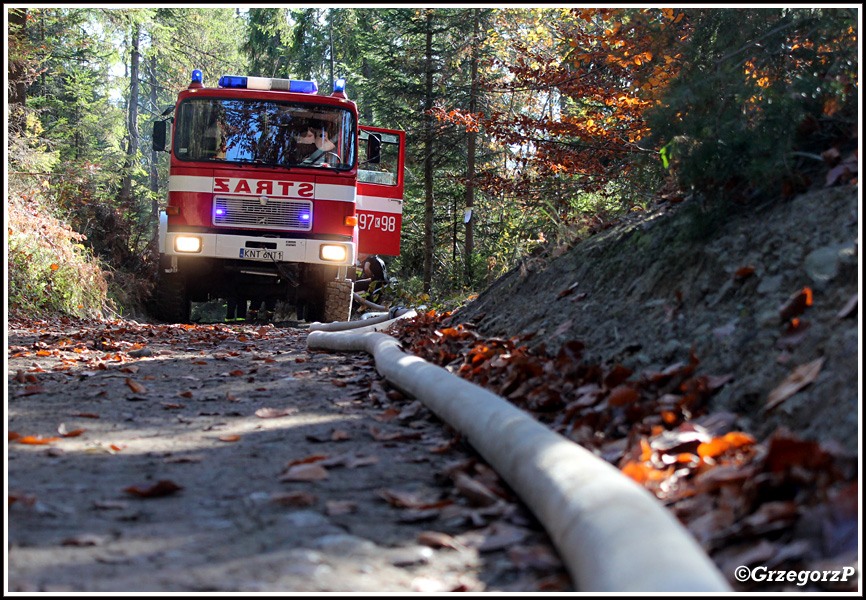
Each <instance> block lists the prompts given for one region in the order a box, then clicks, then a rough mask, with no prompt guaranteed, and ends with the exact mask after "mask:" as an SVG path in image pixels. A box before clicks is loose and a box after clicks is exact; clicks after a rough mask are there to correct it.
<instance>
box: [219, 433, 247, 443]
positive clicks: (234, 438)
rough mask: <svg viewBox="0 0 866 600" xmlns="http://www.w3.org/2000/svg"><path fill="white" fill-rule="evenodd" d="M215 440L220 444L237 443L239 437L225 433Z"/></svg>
mask: <svg viewBox="0 0 866 600" xmlns="http://www.w3.org/2000/svg"><path fill="white" fill-rule="evenodd" d="M217 439H218V440H219V441H221V442H237V441H239V440H240V439H241V436H239V435H237V434H233V433H232V434H229V433H227V434H225V435H221V436H219V438H217Z"/></svg>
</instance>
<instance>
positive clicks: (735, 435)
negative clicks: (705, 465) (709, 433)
mask: <svg viewBox="0 0 866 600" xmlns="http://www.w3.org/2000/svg"><path fill="white" fill-rule="evenodd" d="M754 443H755V438H753V437H752V436H750V435H748V434H746V433H742V432H739V431H732V432H730V433H726V434H725V435H723V436H721V437H717V438H713V439H712V440H710V441H709V442H704V443H702V444H700V445H699V446H698V456H700V457H701V458H715V457H717V456H721V455H722V454H724V453H725V452H727V451H728V450H732V449H736V448H740V447H742V446H746V445H750V444H754Z"/></svg>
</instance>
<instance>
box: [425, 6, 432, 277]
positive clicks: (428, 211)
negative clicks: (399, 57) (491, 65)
mask: <svg viewBox="0 0 866 600" xmlns="http://www.w3.org/2000/svg"><path fill="white" fill-rule="evenodd" d="M424 52H425V59H426V68H425V71H426V85H425V87H424V293H426V294H429V293H430V286H431V283H432V281H433V117H432V115H431V114H430V110H431V109H432V108H433V9H430V8H428V9H427V43H426V45H425V49H424Z"/></svg>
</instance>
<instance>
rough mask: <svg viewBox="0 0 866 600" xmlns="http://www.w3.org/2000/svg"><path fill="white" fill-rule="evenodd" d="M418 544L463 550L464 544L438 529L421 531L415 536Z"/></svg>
mask: <svg viewBox="0 0 866 600" xmlns="http://www.w3.org/2000/svg"><path fill="white" fill-rule="evenodd" d="M415 537H416V539H417V540H418V543H419V544H424V545H425V546H430V547H431V548H453V549H454V550H464V549H466V546H464V545H463V544H461V543H460V542H458V541H457V540H456V539H455V538H453V537H451V536H450V535H448V534H447V533H441V532H439V531H422V532H421V533H419V534H418V535H417V536H415Z"/></svg>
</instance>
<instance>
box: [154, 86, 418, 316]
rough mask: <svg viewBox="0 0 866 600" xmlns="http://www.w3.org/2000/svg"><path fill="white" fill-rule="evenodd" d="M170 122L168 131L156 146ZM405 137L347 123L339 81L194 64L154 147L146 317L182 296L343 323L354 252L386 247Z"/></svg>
mask: <svg viewBox="0 0 866 600" xmlns="http://www.w3.org/2000/svg"><path fill="white" fill-rule="evenodd" d="M169 123H171V125H172V127H171V139H170V143H169V141H168V140H167V133H168V125H169ZM404 141H405V138H404V134H403V132H402V131H394V130H390V129H382V128H378V127H364V126H360V125H358V109H357V107H356V105H355V103H354V102H352V101H350V100H349V99H348V98H347V97H346V93H345V80H343V79H339V80H337V82H335V84H334V88H333V92H332V93H331V95H324V94H319V93H318V89H317V85H316V83H315V82H314V81H300V80H289V79H272V78H264V77H240V76H223V77H221V78H220V80H219V86H218V87H215V88H208V87H204V84H203V77H202V73H201V71H199V70H195V71H193V75H192V82H191V83H190V85H189V87H188V88H187V89H185V90H183V91H181V92H180V94H178V99H177V103H176V105H175V107H174V111H173V114H171V116H170V118H169V119H166V120H161V121H157V122H156V123H155V125H154V131H153V147H154V149H155V150H161V151H168V152H170V154H171V167H170V171H169V183H168V204H167V206H166V208H165V210H164V211H161V213H160V226H159V253H160V255H159V258H160V260H159V276H158V281H157V287H156V291H155V295H154V302H155V308H156V312H157V315H158V316H159V317H160V318H162V319H164V320H166V321H170V322H187V321H189V319H190V308H191V302H204V301H208V300H212V299H216V298H222V299H228V300H236V301H240V302H243V303H244V305H245V303H246V300H250V301H252V302H253V303H260V302H262V301H270V302H273V301H275V300H282V301H285V302H289V303H292V304H294V305H295V306H296V308H297V315H298V318H299V319H302V320H306V321H332V320H347V319H348V318H349V316H350V313H351V302H352V289H353V284H352V279H351V275H353V274H354V268H355V263H356V260H357V257H358V255H359V253H361V254H380V255H397V254H398V253H399V252H400V228H401V221H402V217H401V215H402V206H403V161H404Z"/></svg>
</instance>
